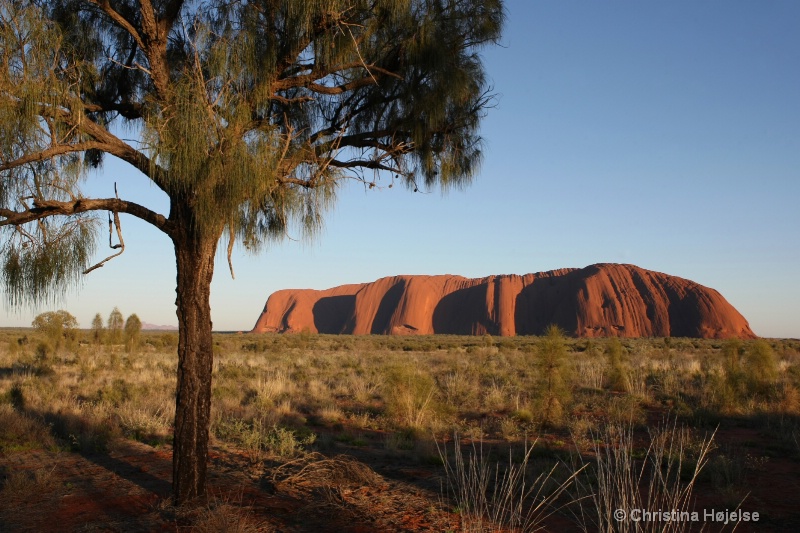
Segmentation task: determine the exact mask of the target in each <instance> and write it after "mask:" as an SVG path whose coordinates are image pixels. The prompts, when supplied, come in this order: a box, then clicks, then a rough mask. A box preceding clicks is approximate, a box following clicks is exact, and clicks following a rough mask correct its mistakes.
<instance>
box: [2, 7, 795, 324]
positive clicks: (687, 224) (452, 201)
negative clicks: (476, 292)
mask: <svg viewBox="0 0 800 533" xmlns="http://www.w3.org/2000/svg"><path fill="white" fill-rule="evenodd" d="M506 8H507V11H508V21H507V24H506V29H505V32H504V37H503V41H502V46H500V47H495V48H492V49H487V50H486V51H485V52H484V57H485V60H486V65H487V70H488V74H489V77H490V78H491V79H492V80H493V84H494V87H495V91H496V92H497V93H498V101H497V107H496V108H495V109H492V110H491V111H490V113H489V115H488V116H487V118H486V119H485V121H484V126H483V128H482V133H483V136H484V138H485V140H486V153H485V160H484V164H483V167H482V170H481V172H480V175H479V176H478V178H477V180H476V181H475V183H474V184H473V185H472V186H470V187H468V188H467V189H465V190H463V191H451V192H448V193H446V194H441V193H440V192H439V191H433V192H431V193H430V194H413V193H410V192H409V191H407V190H406V189H404V188H398V187H395V188H392V189H388V188H376V189H373V190H369V191H365V190H364V188H363V187H359V186H357V185H356V184H348V185H345V186H343V187H342V188H341V189H340V191H339V197H338V201H337V203H336V207H335V208H334V209H332V210H331V211H330V212H329V213H328V215H327V219H326V220H327V222H326V226H325V229H324V230H323V231H322V232H321V233H320V235H319V236H318V237H317V238H316V239H315V240H313V241H310V242H297V241H291V240H287V241H285V242H283V243H277V244H274V245H272V246H271V247H269V248H268V249H267V250H266V252H265V253H263V254H261V255H260V256H258V257H253V256H249V255H247V254H245V253H244V252H242V251H239V250H237V253H236V255H235V257H234V267H235V269H236V279H235V280H231V277H230V274H229V273H228V271H227V265H226V262H225V258H224V256H223V255H220V257H219V260H218V263H217V270H216V274H215V279H214V283H213V288H212V309H213V320H214V328H215V329H217V330H248V329H250V328H251V327H252V326H253V325H254V323H255V321H256V319H257V318H258V315H259V313H260V311H261V309H262V308H263V306H264V303H265V302H266V299H267V297H268V296H269V294H270V293H272V292H273V291H275V290H279V289H284V288H317V289H323V288H328V287H331V286H334V285H339V284H344V283H358V282H365V281H372V280H374V279H377V278H380V277H383V276H389V275H396V274H460V275H463V276H468V277H479V276H486V275H490V274H509V273H516V274H524V273H528V272H538V271H543V270H550V269H553V268H561V267H583V266H586V265H589V264H592V263H598V262H624V263H632V264H635V265H638V266H641V267H643V268H648V269H651V270H657V271H660V272H665V273H668V274H673V275H677V276H681V277H684V278H688V279H692V280H694V281H697V282H699V283H701V284H703V285H706V286H709V287H713V288H715V289H717V290H719V291H720V292H721V293H722V295H723V296H725V297H726V298H727V299H728V301H729V302H731V303H732V304H733V305H734V306H735V307H736V308H737V309H738V310H739V311H740V312H741V313H742V314H743V315H744V316H745V317H746V318H747V319H748V320H749V321H750V325H751V327H752V328H753V330H754V331H755V332H756V334H758V335H762V336H768V337H800V266H799V265H800V209H799V208H798V201H799V200H800V98H798V95H800V68H798V65H800V32H798V31H797V29H798V27H800V2H796V1H794V0H775V1H769V2H754V1H746V2H740V1H728V0H726V1H721V0H717V1H706V2H696V1H670V2H635V1H632V0H631V1H610V2H586V1H581V2H578V1H571V0H559V1H548V2H541V1H525V0H513V1H508V2H507V4H506ZM115 180H116V181H117V182H118V184H119V189H120V195H121V196H122V197H126V198H131V199H138V200H139V201H142V202H147V203H148V204H149V205H151V206H155V207H156V208H157V209H159V210H161V211H162V212H165V211H166V201H165V200H164V199H163V198H160V197H159V196H158V191H157V190H156V189H155V188H153V187H151V186H149V185H148V184H147V182H146V181H145V180H143V179H142V178H141V177H137V176H135V173H134V172H133V171H132V170H129V169H127V168H125V167H124V166H121V165H117V164H115V163H114V162H113V161H109V162H108V163H107V164H106V165H105V168H104V172H103V175H102V176H96V177H94V178H93V179H92V182H91V183H90V184H89V185H88V186H87V187H88V190H89V191H91V192H92V193H96V194H100V195H101V196H111V195H112V194H113V181H115ZM384 183H385V184H388V182H387V181H384ZM122 224H123V229H124V232H125V233H124V235H125V242H126V246H127V249H126V251H125V253H124V254H123V255H122V256H121V257H120V258H117V259H115V260H113V261H111V262H109V263H108V264H107V265H106V266H105V267H104V268H102V269H99V270H97V271H95V272H92V273H91V274H89V275H88V276H86V279H85V283H84V284H83V286H82V287H80V288H79V289H77V290H76V291H73V292H71V293H69V294H68V296H67V298H66V299H65V301H63V302H61V303H60V305H56V306H52V305H50V306H47V307H42V308H40V309H36V310H24V311H22V312H13V311H8V312H4V313H3V314H2V315H0V324H2V325H8V326H11V325H23V326H26V325H29V324H30V322H31V320H32V319H33V317H34V316H35V315H36V314H37V313H38V312H41V311H44V310H48V309H52V308H55V307H58V308H65V309H68V310H69V311H70V312H72V313H73V314H75V315H76V316H77V317H78V320H79V321H80V323H81V325H82V326H84V327H88V326H89V324H90V322H91V318H92V317H93V316H94V314H95V313H96V312H100V313H102V314H103V316H104V317H107V316H108V313H109V312H110V311H111V309H112V308H113V307H114V306H118V307H119V308H120V310H121V311H122V312H123V314H125V315H126V316H127V315H128V314H130V313H134V312H135V313H137V314H138V315H139V317H140V318H141V319H142V320H143V321H145V322H149V323H153V324H177V318H176V316H175V306H174V300H175V292H174V288H175V266H174V257H173V255H172V249H171V246H170V242H169V240H168V239H167V238H166V237H165V236H163V235H161V234H160V233H158V232H157V231H155V230H153V229H151V228H149V227H147V226H146V225H145V224H143V223H140V222H139V221H137V220H135V219H132V218H131V217H123V221H122ZM295 237H299V235H295ZM105 251H106V250H104V249H102V248H101V250H100V252H99V253H98V259H101V258H102V257H103V255H102V254H103V253H104V252H105Z"/></svg>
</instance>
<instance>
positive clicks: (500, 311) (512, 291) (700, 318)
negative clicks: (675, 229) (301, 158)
mask: <svg viewBox="0 0 800 533" xmlns="http://www.w3.org/2000/svg"><path fill="white" fill-rule="evenodd" d="M550 324H556V325H558V326H560V327H561V328H563V329H564V330H565V331H566V332H567V333H568V334H570V335H573V336H576V337H607V336H618V337H699V338H729V337H738V338H742V339H749V338H755V334H754V333H753V332H752V331H751V329H750V326H749V324H748V323H747V320H745V318H744V317H743V316H742V315H741V314H740V313H739V312H738V311H737V310H736V309H735V308H734V307H733V306H732V305H731V304H730V303H728V301H727V300H725V298H723V297H722V295H721V294H720V293H719V292H717V291H716V290H714V289H711V288H708V287H704V286H703V285H700V284H699V283H695V282H693V281H690V280H687V279H683V278H679V277H676V276H670V275H667V274H662V273H660V272H654V271H651V270H645V269H643V268H639V267H637V266H634V265H625V264H611V263H602V264H596V265H590V266H587V267H585V268H580V269H578V268H564V269H559V270H550V271H547V272H538V273H535V274H525V275H514V274H511V275H497V276H488V277H485V278H464V277H461V276H453V275H438V276H423V275H409V276H393V277H386V278H381V279H379V280H377V281H374V282H372V283H361V284H353V285H342V286H339V287H334V288H332V289H327V290H313V289H288V290H281V291H277V292H275V293H273V294H272V295H271V296H270V297H269V299H268V300H267V304H266V306H265V307H264V311H263V312H262V313H261V316H260V317H259V318H258V321H257V322H256V325H255V327H254V328H253V332H254V333H264V332H281V333H291V332H300V331H304V330H307V331H310V332H312V333H333V334H355V335H365V334H391V335H430V334H457V335H483V334H487V333H488V334H490V335H501V336H511V335H539V334H541V333H543V332H544V330H545V328H547V326H549V325H550Z"/></svg>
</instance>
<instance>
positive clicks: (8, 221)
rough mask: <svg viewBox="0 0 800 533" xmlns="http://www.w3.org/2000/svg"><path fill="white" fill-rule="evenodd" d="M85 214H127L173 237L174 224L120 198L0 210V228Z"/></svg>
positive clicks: (35, 203) (36, 202)
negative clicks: (22, 209) (49, 218)
mask: <svg viewBox="0 0 800 533" xmlns="http://www.w3.org/2000/svg"><path fill="white" fill-rule="evenodd" d="M88 211H111V212H120V213H127V214H129V215H132V216H135V217H136V218H139V219H141V220H144V221H145V222H147V223H149V224H152V225H153V226H155V227H156V228H157V229H159V230H161V231H162V232H164V233H166V234H167V235H169V236H170V237H172V235H173V233H174V231H175V228H174V225H173V223H172V222H170V221H169V220H167V218H166V217H165V216H164V215H161V214H159V213H156V212H155V211H151V210H150V209H148V208H146V207H144V206H143V205H140V204H137V203H134V202H128V201H125V200H120V199H119V198H78V199H77V200H71V201H68V202H61V201H57V200H34V201H33V207H32V208H30V209H26V210H24V211H13V210H11V209H3V208H0V217H3V219H4V220H0V227H2V226H19V225H21V224H27V223H28V222H34V221H37V220H42V219H44V218H48V217H52V216H57V215H61V216H69V215H77V214H80V213H86V212H88Z"/></svg>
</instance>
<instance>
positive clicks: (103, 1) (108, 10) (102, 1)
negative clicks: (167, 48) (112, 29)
mask: <svg viewBox="0 0 800 533" xmlns="http://www.w3.org/2000/svg"><path fill="white" fill-rule="evenodd" d="M89 2H90V3H92V4H94V5H96V6H97V7H99V8H100V9H102V10H103V12H104V13H105V14H106V15H108V16H109V17H110V18H111V20H113V21H114V22H115V23H116V24H117V25H118V26H119V27H120V28H122V29H123V30H125V31H126V32H128V33H129V34H130V36H131V37H133V40H134V41H136V44H137V45H138V46H139V48H141V49H142V50H144V41H142V37H141V35H139V32H138V31H136V28H134V27H133V24H131V23H130V22H128V19H126V18H125V17H123V16H122V15H120V14H119V12H117V11H116V10H114V8H113V7H111V4H110V3H109V0H89Z"/></svg>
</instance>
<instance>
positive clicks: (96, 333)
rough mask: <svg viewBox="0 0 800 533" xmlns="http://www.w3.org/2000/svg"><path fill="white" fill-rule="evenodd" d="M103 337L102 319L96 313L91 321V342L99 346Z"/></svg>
mask: <svg viewBox="0 0 800 533" xmlns="http://www.w3.org/2000/svg"><path fill="white" fill-rule="evenodd" d="M104 336H105V328H104V327H103V317H102V316H100V313H97V314H96V315H94V318H93V319H92V342H93V343H95V344H101V343H102V342H103V337H104Z"/></svg>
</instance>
